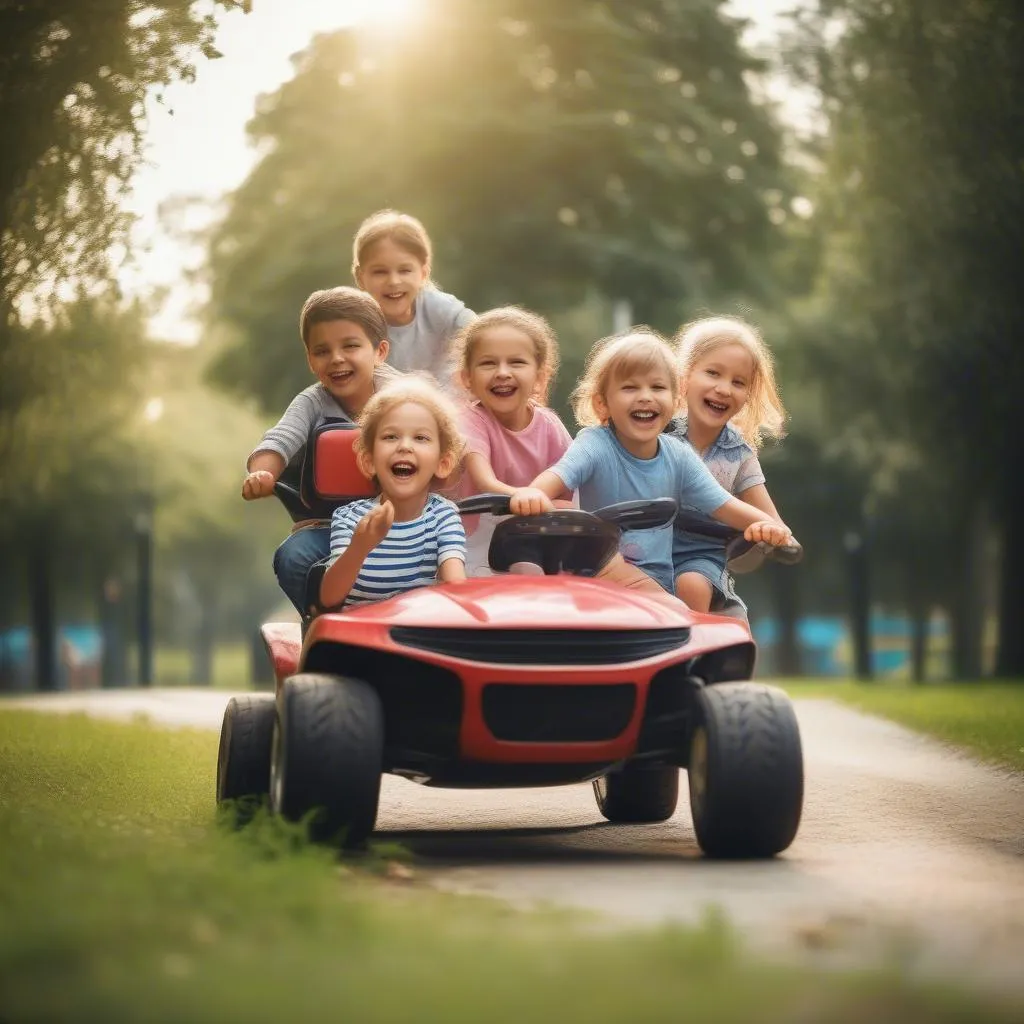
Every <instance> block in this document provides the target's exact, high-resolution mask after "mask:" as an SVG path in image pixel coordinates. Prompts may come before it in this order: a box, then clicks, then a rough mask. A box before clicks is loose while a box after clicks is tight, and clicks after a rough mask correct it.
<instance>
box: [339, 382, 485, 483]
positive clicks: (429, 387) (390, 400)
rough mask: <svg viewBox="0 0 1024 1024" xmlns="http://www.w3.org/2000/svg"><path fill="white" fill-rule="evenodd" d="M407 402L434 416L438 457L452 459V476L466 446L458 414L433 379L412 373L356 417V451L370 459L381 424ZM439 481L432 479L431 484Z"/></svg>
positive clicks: (383, 391) (384, 390) (385, 389)
mask: <svg viewBox="0 0 1024 1024" xmlns="http://www.w3.org/2000/svg"><path fill="white" fill-rule="evenodd" d="M406 403H412V404H414V405H419V406H422V407H423V408H424V409H426V410H427V412H429V413H430V415H431V416H433V417H434V422H435V423H436V424H437V434H438V442H439V445H440V449H441V458H442V459H444V458H445V457H446V456H448V457H450V458H451V460H452V473H453V474H454V473H455V471H456V470H457V469H458V465H459V461H460V459H461V457H462V449H463V447H464V445H465V441H464V440H463V437H462V434H461V433H459V427H458V419H459V414H458V412H457V410H456V408H455V405H454V403H453V402H452V401H451V399H450V398H448V397H447V396H446V395H444V394H443V393H442V392H441V391H440V390H439V389H438V387H437V385H436V384H435V383H434V381H433V378H430V377H426V376H420V375H418V374H415V373H406V374H403V375H402V376H401V377H400V378H398V379H397V380H395V381H394V382H393V383H391V384H387V385H386V386H385V387H383V388H381V390H380V391H377V392H376V393H375V394H374V395H373V396H372V397H371V398H370V400H369V401H368V402H367V403H366V405H365V406H363V411H362V413H361V414H360V416H359V438H358V440H357V441H356V443H355V448H356V452H357V453H358V454H362V455H366V456H368V457H371V458H372V456H373V446H374V442H375V441H376V440H377V432H378V431H379V430H380V425H381V421H382V420H383V419H384V417H385V416H387V414H388V413H389V412H391V410H392V409H394V408H396V407H397V406H399V405H405V404H406ZM444 479H445V481H450V480H451V479H452V477H451V475H449V476H448V477H445V478H444ZM438 482H439V481H438V479H437V478H435V480H434V483H435V484H436V483H438Z"/></svg>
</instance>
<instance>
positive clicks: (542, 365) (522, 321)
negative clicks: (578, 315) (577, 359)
mask: <svg viewBox="0 0 1024 1024" xmlns="http://www.w3.org/2000/svg"><path fill="white" fill-rule="evenodd" d="M493 327H511V328H513V329H514V330H517V331H521V332H522V333H523V334H525V335H526V336H527V337H528V338H529V339H530V342H531V344H532V345H533V357H534V359H535V360H536V362H537V370H538V385H539V386H538V389H537V394H536V395H535V396H534V397H535V398H536V400H537V401H538V402H540V404H541V405H544V404H546V403H547V400H548V388H549V387H550V386H551V383H552V382H553V381H554V379H555V375H556V374H557V373H558V363H559V352H558V339H557V338H556V337H555V332H554V331H553V330H552V329H551V325H550V324H549V323H548V322H547V320H545V319H544V317H542V316H541V315H540V314H539V313H534V312H532V311H531V310H529V309H523V308H522V307H521V306H501V307H499V308H498V309H489V310H487V312H486V313H481V314H480V315H479V316H478V317H477V318H476V319H475V320H472V321H471V322H470V323H468V324H467V325H466V326H465V327H463V328H462V330H461V331H459V333H458V334H456V335H455V337H454V338H453V339H452V341H451V345H450V347H449V349H448V362H449V364H450V365H451V368H452V374H453V376H454V377H455V378H456V379H459V378H460V376H461V375H463V374H464V375H466V376H467V377H468V376H469V370H470V364H471V362H472V360H473V350H474V349H475V347H476V345H477V344H479V342H480V340H481V339H482V338H483V336H484V334H485V333H486V332H487V331H489V330H491V328H493Z"/></svg>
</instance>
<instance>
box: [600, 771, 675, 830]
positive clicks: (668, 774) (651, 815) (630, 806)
mask: <svg viewBox="0 0 1024 1024" xmlns="http://www.w3.org/2000/svg"><path fill="white" fill-rule="evenodd" d="M594 796H595V797H596V798H597V809H598V810H599V811H600V812H601V813H602V814H603V815H604V816H605V817H606V818H607V819H608V820H609V821H616V822H652V821H666V820H667V819H668V818H671V817H672V815H673V814H675V810H676V802H677V801H678V799H679V769H678V768H676V767H674V766H672V765H668V766H665V765H657V766H652V767H646V766H641V765H629V766H627V767H625V768H623V769H622V771H618V772H610V773H609V774H608V775H605V776H603V777H602V778H600V779H595V780H594Z"/></svg>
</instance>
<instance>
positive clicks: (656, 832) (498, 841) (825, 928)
mask: <svg viewBox="0 0 1024 1024" xmlns="http://www.w3.org/2000/svg"><path fill="white" fill-rule="evenodd" d="M229 696H230V694H227V693H223V692H217V691H208V690H182V689H174V690H152V691H148V692H140V691H104V692H97V693H87V694H56V695H48V696H44V697H38V698H28V699H25V700H20V699H19V700H8V699H5V700H3V701H2V702H0V707H3V706H14V705H16V704H18V705H28V706H32V707H43V708H47V709H50V710H65V711H76V710H78V711H86V712H87V713H90V714H95V715H102V716H107V717H114V718H121V719H130V718H132V717H133V716H137V715H140V714H145V715H148V716H149V717H150V718H151V719H153V720H154V721H157V722H161V723H164V724H167V725H169V726H198V727H202V728H206V727H209V728H218V727H219V724H220V718H221V713H222V711H223V707H224V704H225V703H226V701H227V699H228V697H229ZM796 707H797V713H798V716H799V719H800V728H801V733H802V737H803V744H804V756H805V763H806V775H807V784H806V801H805V807H804V817H803V822H802V824H801V828H800V832H799V835H798V836H797V839H796V842H795V843H794V844H793V846H792V847H791V848H790V850H789V851H788V852H787V853H786V854H784V855H783V856H782V857H780V858H778V859H777V860H774V861H771V862H767V863H740V864H735V863H732V864H728V863H712V862H710V861H706V860H704V859H702V858H701V857H700V854H699V851H698V849H697V845H696V841H695V839H694V835H693V828H692V825H691V823H690V812H689V806H688V804H687V801H686V797H685V786H684V787H683V795H682V797H681V800H680V806H679V809H678V811H677V813H676V815H675V816H674V817H673V818H672V819H671V820H670V821H668V822H665V823H664V824H660V825H645V826H622V825H616V826H613V825H609V824H608V823H607V822H605V821H604V820H603V819H602V818H601V816H600V815H599V814H598V812H597V808H596V805H595V803H594V799H593V795H592V793H591V789H590V787H589V786H571V787H563V788H557V789H517V790H492V791H481V790H441V789H428V788H424V787H420V786H416V785H414V784H413V783H410V782H406V781H404V780H401V779H397V778H393V777H390V776H389V777H386V778H385V783H384V788H383V792H382V798H381V810H380V816H379V819H378V828H379V830H380V833H381V834H382V836H383V837H386V838H391V839H397V840H400V841H401V842H402V843H404V844H406V845H407V846H409V847H410V848H412V849H413V850H414V851H415V852H416V853H417V854H418V855H419V856H420V858H421V859H420V866H421V867H420V870H421V871H422V872H423V873H425V874H426V875H427V876H428V877H429V878H430V879H431V880H432V881H433V882H434V883H435V884H438V885H441V886H443V887H445V888H451V889H455V890H458V891H462V892H478V893H490V894H493V895H496V896H500V897H502V898H504V899H508V900H512V901H514V902H517V903H521V904H535V903H538V902H540V903H545V902H549V903H558V904H571V905H576V906H581V907H586V908H589V909H592V910H596V911H600V912H604V913H607V914H609V915H612V916H613V917H614V918H618V919H620V920H621V919H625V920H629V921H634V922H637V923H645V924H650V923H657V922H665V921H687V922H692V921H696V920H700V918H701V917H702V916H703V915H704V914H705V913H706V912H707V909H708V908H709V907H711V906H713V905H718V906H720V907H721V908H722V909H723V910H724V911H725V912H726V914H727V916H728V917H729V919H730V920H731V921H733V922H734V923H735V924H736V926H737V927H738V928H739V929H741V930H742V931H743V932H744V933H745V934H746V935H747V936H748V938H749V939H750V941H751V942H752V943H753V944H754V945H755V946H757V947H760V948H762V949H766V950H769V951H772V950H775V951H779V952H785V951H792V950H794V949H802V950H808V951H810V952H811V954H812V955H813V956H816V957H825V958H829V959H835V960H838V961H839V962H842V961H845V960H849V961H851V962H861V963H862V962H867V961H877V960H880V959H881V960H892V959H893V958H896V957H898V958H901V959H902V960H903V961H905V962H906V963H909V964H911V965H915V966H917V967H919V968H920V969H922V970H924V971H927V972H929V973H935V972H937V973H949V972H952V973H956V974H958V975H962V976H965V977H968V978H971V979H972V980H974V981H978V982H981V983H995V984H997V985H999V986H1000V987H1001V986H1003V985H1007V986H1009V987H1011V988H1016V989H1017V990H1019V991H1022V992H1024V967H1022V965H1024V775H1021V774H1018V773H1010V772H1002V771H999V770H998V769H994V768H991V767H988V766H985V765H981V764H978V763H977V762H975V761H973V760H971V759H969V758H967V757H965V756H962V755H958V754H955V753H953V752H950V751H949V750H947V749H946V748H945V747H943V746H942V745H940V744H938V743H935V742H933V741H931V740H929V739H926V738H924V737H921V736H918V735H916V734H915V733H912V732H910V731H908V730H906V729H903V728H902V727H900V726H897V725H894V724H891V723H889V722H886V721H882V720H881V719H877V718H873V717H870V716H867V715H863V714H861V713H859V712H856V711H853V710H850V709H848V708H845V707H842V706H840V705H838V704H835V703H833V702H831V701H826V700H801V701H797V702H796ZM213 757H215V752H213V751H211V758H213ZM213 770H214V763H213V760H212V759H211V764H210V772H211V777H212V773H213Z"/></svg>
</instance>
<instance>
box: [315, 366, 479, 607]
mask: <svg viewBox="0 0 1024 1024" xmlns="http://www.w3.org/2000/svg"><path fill="white" fill-rule="evenodd" d="M359 425H360V427H361V434H360V438H359V441H358V444H357V458H358V460H359V468H360V469H361V470H362V471H363V473H365V474H366V476H367V477H368V478H369V479H371V480H373V481H374V482H375V483H376V484H377V486H378V487H379V488H380V497H379V498H367V499H364V500H361V501H354V502H352V503H350V504H348V505H343V506H342V507H341V508H339V509H336V510H335V512H334V517H333V519H332V521H331V564H330V566H329V567H328V569H327V571H326V572H325V573H324V577H323V580H322V582H321V584H320V603H321V605H323V607H325V608H333V607H337V606H338V605H341V604H342V603H344V604H346V605H348V606H352V605H356V604H363V603H365V602H368V601H382V600H384V598H387V597H393V596H394V595H395V594H400V593H403V592H404V591H406V590H412V589H413V588H415V587H422V586H427V585H428V584H430V583H433V582H434V581H435V580H440V581H441V582H445V583H448V582H451V581H453V580H464V579H465V578H466V566H465V562H466V535H465V532H464V531H463V528H462V520H461V519H460V518H459V513H458V510H457V509H456V508H455V506H454V505H453V504H452V503H451V502H450V501H448V500H447V499H445V498H442V497H440V496H439V495H437V494H432V493H431V489H432V488H433V487H434V486H436V485H437V484H438V483H439V482H441V481H443V480H444V479H445V478H446V477H448V475H449V474H450V473H451V472H452V470H454V469H455V466H456V465H457V463H458V460H459V454H460V450H461V447H462V439H461V437H460V436H459V433H458V427H457V425H456V413H455V409H454V408H453V407H452V405H451V403H450V402H449V400H448V399H447V398H445V397H444V396H443V395H442V394H441V393H440V392H439V391H438V390H437V389H436V388H435V387H433V386H431V385H430V384H428V383H427V382H426V381H423V380H416V379H406V380H402V381H399V382H397V383H395V384H392V385H390V386H389V387H387V388H385V389H384V390H383V391H380V392H378V393H377V394H376V395H374V396H373V398H371V399H370V401H369V402H368V403H367V405H366V408H365V409H364V410H363V414H362V416H361V417H360V419H359Z"/></svg>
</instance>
